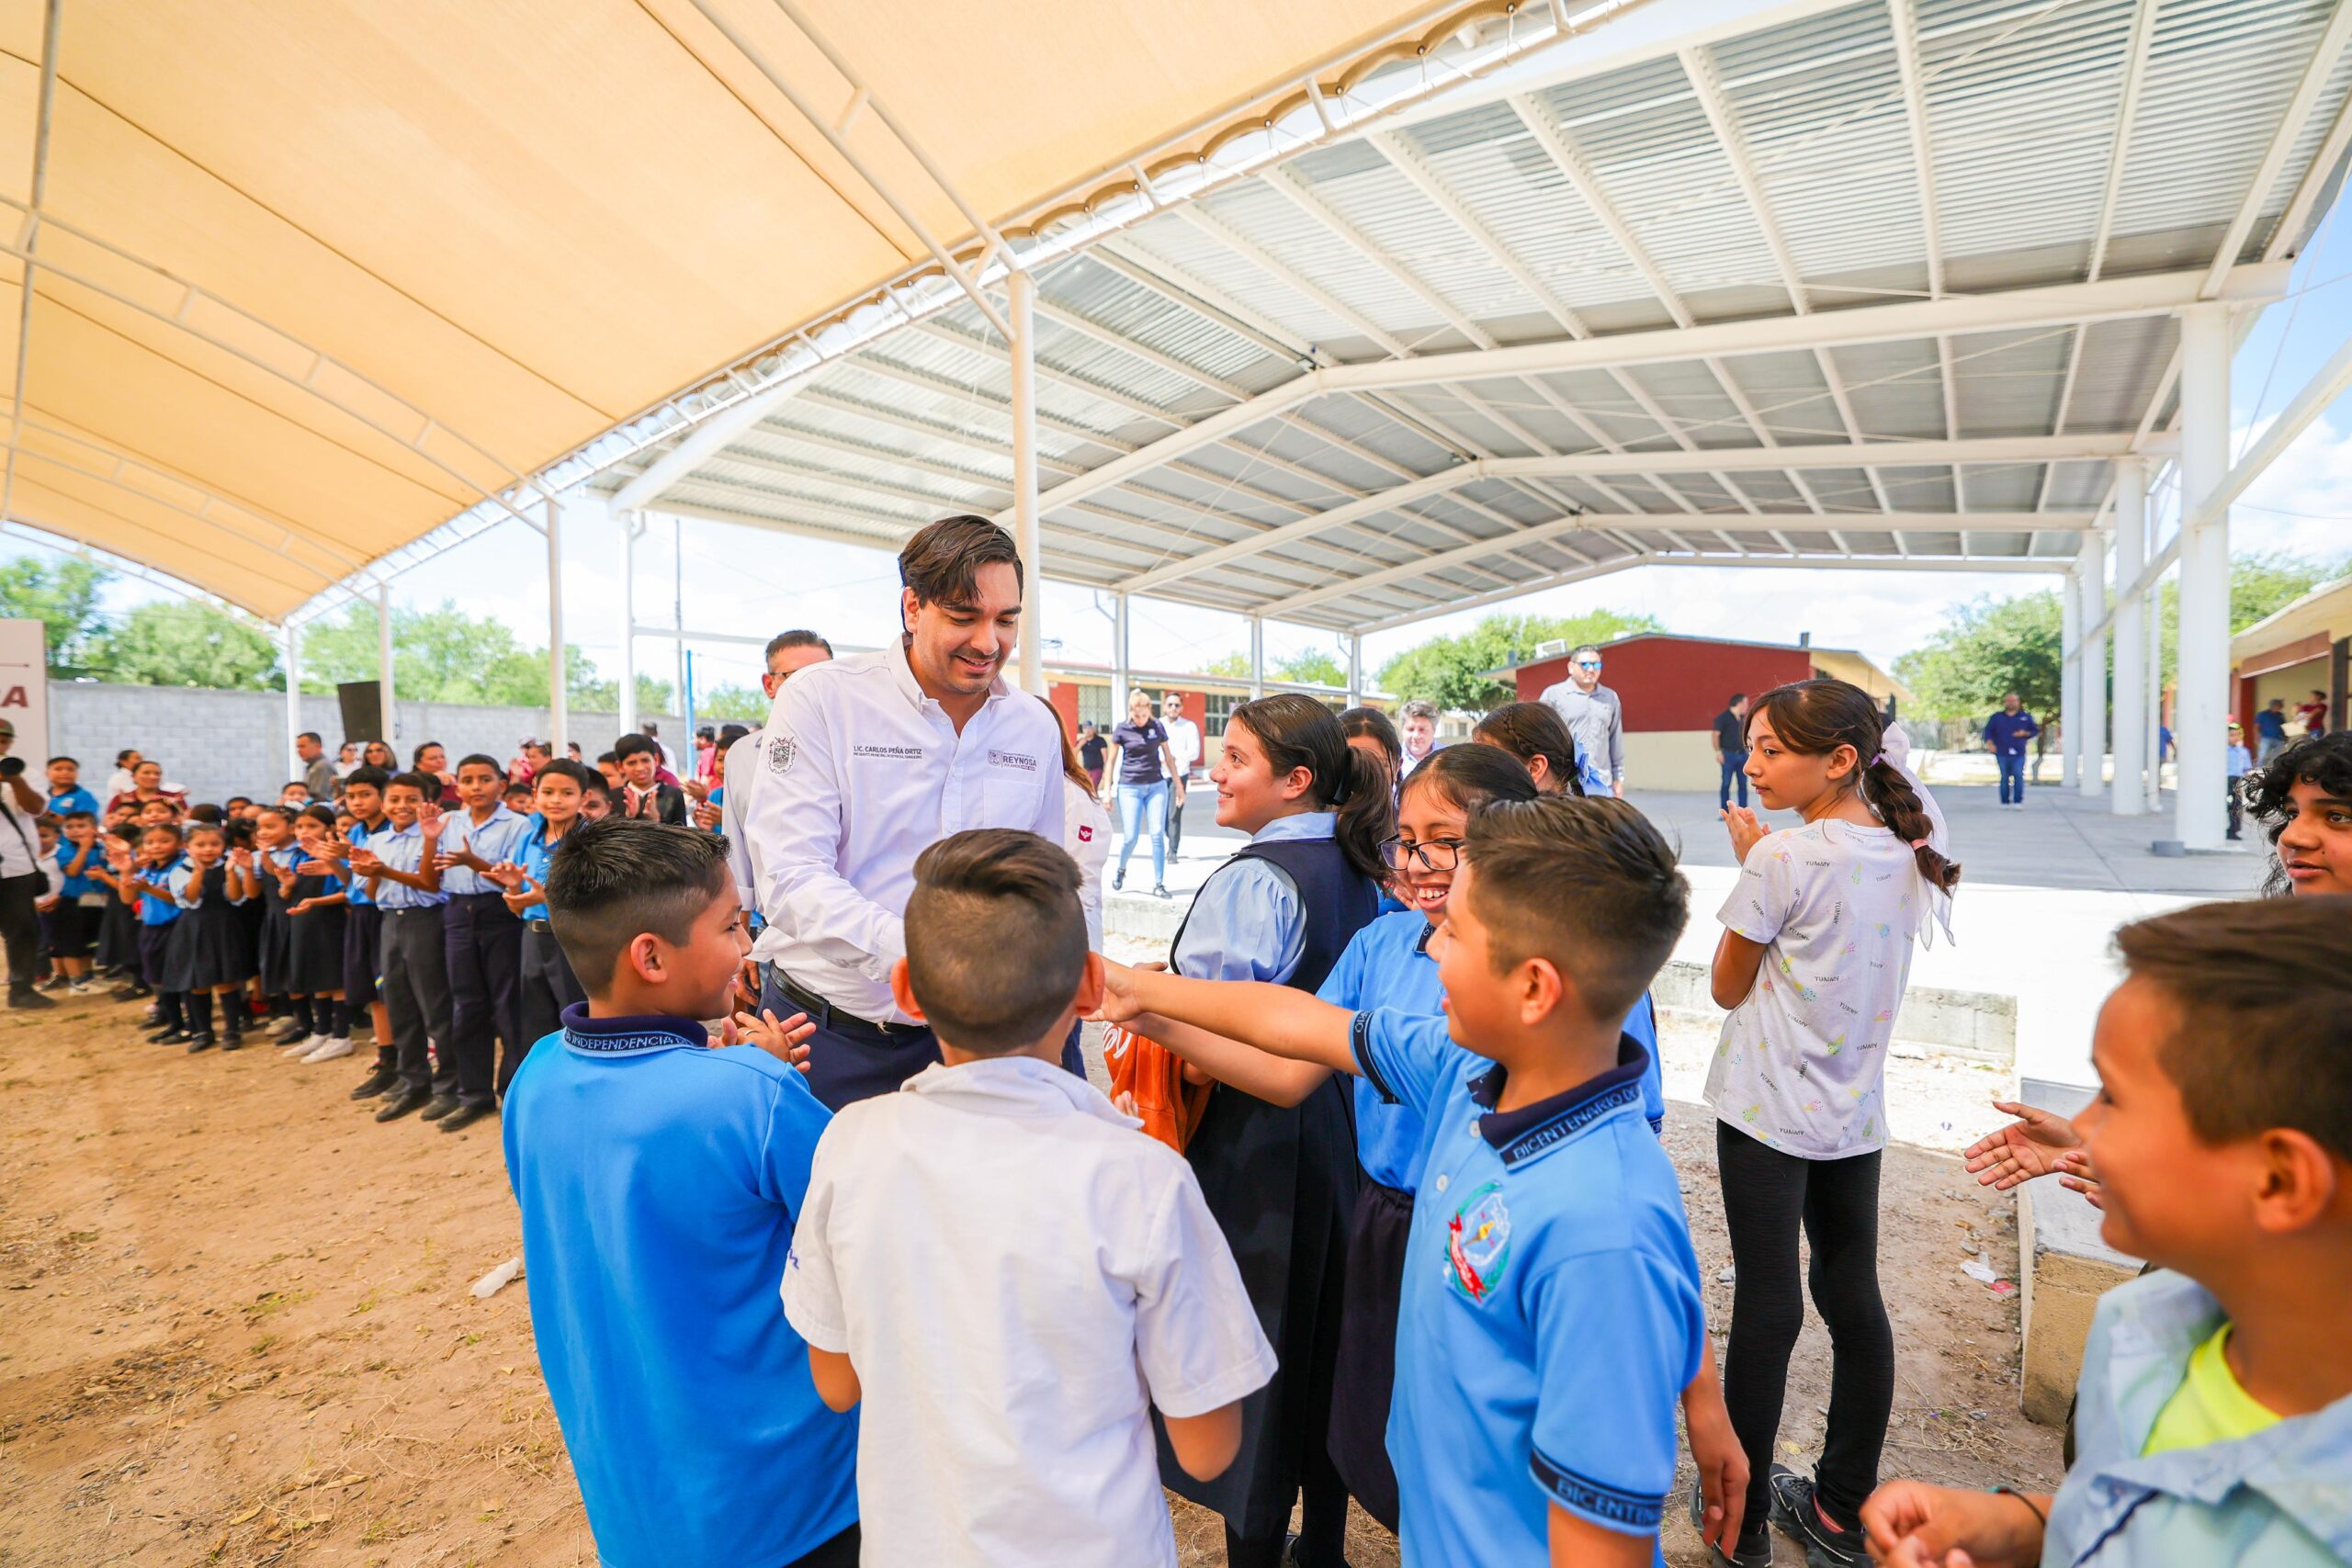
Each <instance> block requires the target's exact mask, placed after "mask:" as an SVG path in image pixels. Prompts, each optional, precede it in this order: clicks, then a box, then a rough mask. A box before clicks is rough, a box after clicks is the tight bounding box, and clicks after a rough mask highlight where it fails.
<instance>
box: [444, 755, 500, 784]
mask: <svg viewBox="0 0 2352 1568" xmlns="http://www.w3.org/2000/svg"><path fill="white" fill-rule="evenodd" d="M468 768H488V769H489V770H490V771H491V772H492V773H496V774H497V775H498V782H499V783H500V784H504V783H505V782H506V770H505V769H504V768H503V767H501V766H499V763H498V759H497V758H495V757H492V756H489V755H487V754H485V753H483V752H481V751H469V752H467V753H466V754H465V755H464V756H462V757H460V758H458V766H457V770H456V771H457V772H458V773H464V772H465V771H466V770H467V769H468Z"/></svg>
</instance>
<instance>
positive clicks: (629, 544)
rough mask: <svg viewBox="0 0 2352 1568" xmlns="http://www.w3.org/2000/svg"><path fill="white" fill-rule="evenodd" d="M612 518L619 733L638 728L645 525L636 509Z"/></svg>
mask: <svg viewBox="0 0 2352 1568" xmlns="http://www.w3.org/2000/svg"><path fill="white" fill-rule="evenodd" d="M613 521H615V522H616V523H618V524H619V525H621V688H620V710H621V715H620V717H621V728H620V733H622V734H623V735H628V734H629V733H631V732H632V731H634V730H635V729H636V728H637V536H638V531H639V529H640V528H641V527H642V526H643V525H642V524H640V523H639V521H638V518H637V513H633V512H630V513H621V514H619V515H617V516H616V517H615V518H614V519H613Z"/></svg>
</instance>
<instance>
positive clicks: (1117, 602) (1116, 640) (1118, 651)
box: [1111, 593, 1127, 728]
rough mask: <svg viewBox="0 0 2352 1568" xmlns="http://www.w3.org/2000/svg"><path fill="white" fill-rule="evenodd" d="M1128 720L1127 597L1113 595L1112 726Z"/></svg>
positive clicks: (1117, 594)
mask: <svg viewBox="0 0 2352 1568" xmlns="http://www.w3.org/2000/svg"><path fill="white" fill-rule="evenodd" d="M1126 718H1127V596H1126V595H1125V594H1124V593H1114V594H1112V595H1111V725H1112V728H1117V727H1118V726H1120V725H1122V724H1124V723H1125V722H1126Z"/></svg>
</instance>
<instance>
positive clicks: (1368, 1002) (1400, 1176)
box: [1315, 909, 1445, 1192]
mask: <svg viewBox="0 0 2352 1568" xmlns="http://www.w3.org/2000/svg"><path fill="white" fill-rule="evenodd" d="M1435 929H1436V928H1435V927H1433V926H1431V925H1430V922H1429V920H1428V919H1426V918H1425V917H1423V916H1422V914H1421V913H1420V911H1419V910H1418V909H1405V910H1401V911H1399V912H1398V913H1397V914H1393V915H1383V916H1381V917H1380V918H1379V919H1376V920H1374V921H1373V922H1372V924H1370V925H1368V926H1366V927H1364V928H1363V930H1362V931H1358V932H1356V934H1355V936H1354V938H1353V939H1352V940H1351V941H1350V942H1349V943H1348V946H1347V951H1346V952H1344V953H1340V962H1339V963H1337V964H1333V965H1332V967H1331V973H1330V974H1329V975H1328V976H1324V979H1323V985H1322V987H1321V989H1319V990H1317V992H1316V993H1315V994H1316V995H1317V997H1320V998H1322V999H1323V1000H1325V1001H1327V1002H1329V1003H1331V1004H1332V1005H1333V1006H1335V1007H1343V1008H1346V1009H1347V1010H1349V1011H1351V1012H1369V1011H1372V1010H1374V1009H1377V1008H1394V1009H1395V1010H1397V1011H1398V1012H1401V1013H1409V1014H1414V1015H1417V1016H1419V1015H1426V1014H1430V1013H1435V1012H1439V1011H1441V1010H1442V1004H1443V1002H1444V1000H1445V987H1443V986H1442V985H1440V984H1439V983H1438V977H1437V960H1436V959H1434V958H1431V957H1430V953H1429V946H1430V932H1431V931H1434V930H1435ZM1352 1087H1353V1089H1354V1095H1355V1102H1356V1158H1357V1159H1358V1160H1359V1161H1360V1162H1362V1164H1363V1173H1364V1174H1365V1175H1366V1176H1369V1177H1371V1178H1372V1179H1374V1181H1377V1182H1379V1183H1380V1184H1381V1185H1382V1186H1384V1187H1388V1188H1393V1189H1395V1190H1397V1191H1400V1192H1410V1191H1412V1190H1413V1189H1414V1187H1415V1186H1416V1185H1417V1184H1418V1183H1419V1180H1420V1175H1421V1116H1420V1112H1419V1111H1416V1110H1414V1109H1413V1108H1412V1107H1411V1106H1408V1105H1406V1104H1403V1103H1402V1102H1400V1101H1397V1100H1387V1099H1384V1098H1383V1097H1382V1095H1381V1092H1380V1090H1379V1089H1375V1088H1374V1087H1373V1084H1372V1081H1371V1080H1370V1079H1369V1078H1366V1077H1362V1076H1360V1075H1359V1076H1356V1077H1355V1078H1354V1081H1353V1086H1352Z"/></svg>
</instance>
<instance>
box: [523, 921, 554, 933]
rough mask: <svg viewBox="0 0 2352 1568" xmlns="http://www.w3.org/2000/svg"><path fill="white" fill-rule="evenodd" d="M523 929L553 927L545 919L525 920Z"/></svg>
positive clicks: (536, 929)
mask: <svg viewBox="0 0 2352 1568" xmlns="http://www.w3.org/2000/svg"><path fill="white" fill-rule="evenodd" d="M523 929H524V930H525V931H551V930H552V929H553V928H551V927H550V926H549V925H548V923H547V921H545V920H525V921H524V922H523Z"/></svg>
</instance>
